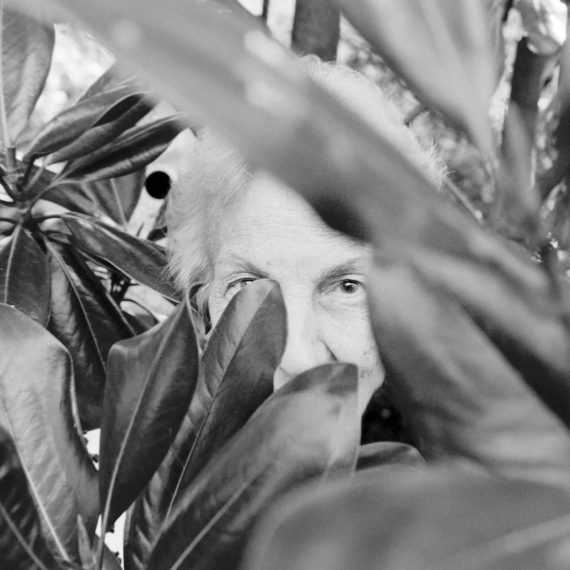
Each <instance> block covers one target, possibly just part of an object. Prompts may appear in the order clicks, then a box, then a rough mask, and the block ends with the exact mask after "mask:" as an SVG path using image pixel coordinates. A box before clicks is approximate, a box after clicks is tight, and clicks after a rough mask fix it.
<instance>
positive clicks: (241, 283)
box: [227, 277, 256, 293]
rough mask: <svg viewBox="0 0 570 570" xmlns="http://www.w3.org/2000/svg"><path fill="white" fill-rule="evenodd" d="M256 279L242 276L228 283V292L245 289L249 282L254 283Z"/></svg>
mask: <svg viewBox="0 0 570 570" xmlns="http://www.w3.org/2000/svg"><path fill="white" fill-rule="evenodd" d="M255 280H256V278H255V277H242V278H240V279H235V280H234V281H232V282H231V283H230V284H229V285H228V290H227V292H228V293H237V292H238V291H240V290H241V289H243V288H244V287H245V286H246V285H248V284H249V283H253V282H254V281H255Z"/></svg>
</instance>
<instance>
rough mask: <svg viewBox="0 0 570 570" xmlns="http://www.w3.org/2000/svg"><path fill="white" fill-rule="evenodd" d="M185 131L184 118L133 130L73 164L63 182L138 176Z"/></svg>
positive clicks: (159, 120) (68, 167) (168, 119)
mask: <svg viewBox="0 0 570 570" xmlns="http://www.w3.org/2000/svg"><path fill="white" fill-rule="evenodd" d="M184 128H185V125H184V123H183V122H182V120H181V118H180V117H167V118H164V119H157V120H156V121H153V122H152V123H149V124H146V125H142V126H139V127H133V128H132V129H130V130H128V131H127V132H125V133H124V134H123V135H122V136H120V137H118V138H117V139H116V140H115V141H114V142H112V143H110V144H108V145H107V146H104V147H102V148H100V149H96V150H94V151H93V152H91V153H89V154H88V155H86V156H83V157H80V158H78V159H76V160H74V161H72V162H70V163H69V164H68V165H67V166H66V167H65V168H64V170H63V172H62V173H61V174H60V175H59V177H58V178H59V179H60V180H82V181H89V180H103V179H105V178H114V177H117V176H125V175H126V174H131V173H133V172H137V171H138V170H140V169H141V168H143V167H145V166H146V165H147V164H149V163H151V162H152V161H153V160H156V159H157V158H158V157H159V156H160V155H161V154H162V153H163V152H164V151H165V150H166V148H167V147H168V145H169V144H170V143H171V142H172V141H173V140H174V138H175V137H176V135H178V133H180V131H182V130H183V129H184Z"/></svg>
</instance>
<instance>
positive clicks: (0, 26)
mask: <svg viewBox="0 0 570 570" xmlns="http://www.w3.org/2000/svg"><path fill="white" fill-rule="evenodd" d="M3 39H4V0H0V134H1V136H2V150H4V151H5V152H6V153H8V149H9V148H10V147H11V146H12V142H11V140H10V133H9V132H8V118H7V116H6V101H5V98H4V65H3V63H4V62H3V58H2V51H1V47H2V44H3Z"/></svg>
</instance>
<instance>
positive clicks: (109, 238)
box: [62, 214, 178, 300]
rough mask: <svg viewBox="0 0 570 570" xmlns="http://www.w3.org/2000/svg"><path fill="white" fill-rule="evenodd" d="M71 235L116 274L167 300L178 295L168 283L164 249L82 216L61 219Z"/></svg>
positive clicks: (66, 216)
mask: <svg viewBox="0 0 570 570" xmlns="http://www.w3.org/2000/svg"><path fill="white" fill-rule="evenodd" d="M62 218H63V219H64V221H65V223H66V224H67V226H68V228H69V230H70V231H71V233H72V243H73V244H74V245H75V246H76V247H77V248H79V249H80V250H82V251H83V252H85V253H86V254H88V255H89V256H91V257H93V259H94V260H96V261H98V262H101V263H103V264H105V265H108V266H110V267H112V268H113V269H115V270H116V271H118V272H119V273H121V274H123V275H125V276H127V277H130V278H131V279H133V280H134V281H138V282H139V283H142V284H143V285H146V286H147V287H150V288H152V289H154V290H155V291H158V292H159V293H161V294H162V295H164V296H165V297H167V298H169V299H173V300H176V299H177V297H178V295H177V293H176V292H175V291H174V289H173V288H172V286H171V285H170V283H169V280H168V276H167V273H166V262H167V259H166V254H165V252H164V249H163V248H162V247H161V246H159V245H157V244H155V243H152V242H149V241H146V240H142V239H139V238H136V237H135V236H132V235H131V234H128V233H127V232H125V231H121V230H118V229H116V228H113V227H111V226H108V225H106V224H102V223H101V222H99V221H97V220H95V219H93V218H86V217H84V216H77V215H73V214H65V215H64V216H62Z"/></svg>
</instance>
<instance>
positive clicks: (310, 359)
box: [273, 300, 335, 390]
mask: <svg viewBox="0 0 570 570" xmlns="http://www.w3.org/2000/svg"><path fill="white" fill-rule="evenodd" d="M285 307H286V309H287V341H286V344H285V351H284V352H283V358H282V359H281V363H280V365H279V366H278V368H277V370H276V371H275V375H274V377H273V386H274V388H275V389H276V390H277V389H278V388H280V387H281V386H283V385H284V384H286V383H287V382H288V381H289V380H291V379H292V378H294V377H295V376H297V375H298V374H301V373H302V372H305V371H306V370H308V369H309V368H313V367H315V366H319V365H320V364H326V363H327V362H333V361H334V360H335V357H334V355H333V353H332V352H331V350H330V349H329V347H328V346H327V343H326V341H325V338H326V336H327V335H326V331H325V330H324V323H323V319H322V318H321V317H320V315H319V312H318V310H317V309H316V308H315V307H313V306H312V304H310V303H306V304H301V303H299V302H295V301H293V302H289V303H287V300H286V302H285Z"/></svg>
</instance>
